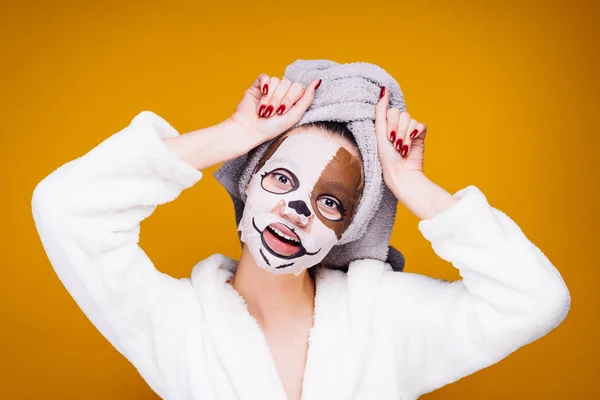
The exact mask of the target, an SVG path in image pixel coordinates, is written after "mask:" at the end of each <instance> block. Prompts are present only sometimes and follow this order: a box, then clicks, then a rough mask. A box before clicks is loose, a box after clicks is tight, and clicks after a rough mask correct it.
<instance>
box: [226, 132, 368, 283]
mask: <svg viewBox="0 0 600 400" xmlns="http://www.w3.org/2000/svg"><path fill="white" fill-rule="evenodd" d="M362 189H363V173H362V163H361V161H360V157H359V155H358V152H357V150H356V149H355V148H354V147H352V145H351V144H350V143H348V142H347V141H345V140H344V139H342V138H339V137H332V136H330V135H329V134H327V133H324V132H322V131H319V130H316V129H295V130H293V131H292V132H290V133H288V134H287V135H285V136H282V137H280V138H279V139H277V141H275V142H274V143H273V144H272V145H271V146H270V147H269V149H268V150H267V151H266V153H265V155H264V156H263V158H262V159H261V160H260V162H259V164H258V166H257V170H256V172H255V173H254V175H253V176H252V178H251V179H250V182H249V183H248V186H247V189H246V194H247V195H248V197H247V200H246V205H245V208H244V213H243V215H242V219H241V221H240V225H239V226H238V230H239V231H241V233H242V235H241V240H242V241H243V242H244V243H245V244H246V246H248V248H249V250H250V252H251V253H252V256H253V258H254V260H255V261H256V263H257V264H258V265H259V266H261V267H262V268H265V269H267V270H269V271H271V272H274V273H278V274H288V273H295V274H297V275H298V274H299V273H300V272H302V270H304V269H306V268H309V267H311V266H313V265H315V264H317V263H319V262H320V261H321V260H323V258H324V257H325V256H326V255H327V253H328V252H329V250H331V248H332V247H333V246H334V245H335V244H336V243H337V242H338V241H339V239H340V238H341V236H342V233H344V231H345V230H346V228H347V227H348V225H350V221H351V220H352V217H353V215H354V213H355V211H356V207H357V206H358V202H359V200H360V196H361V195H362Z"/></svg>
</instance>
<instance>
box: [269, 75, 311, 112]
mask: <svg viewBox="0 0 600 400" xmlns="http://www.w3.org/2000/svg"><path fill="white" fill-rule="evenodd" d="M303 94H304V88H303V87H302V85H301V84H300V83H299V82H294V83H293V84H292V86H291V87H290V89H289V90H288V91H287V93H286V94H285V97H284V98H283V99H282V100H281V105H280V106H279V107H278V108H277V109H276V110H275V113H276V114H279V115H283V114H285V112H286V111H288V110H289V109H290V108H292V106H293V105H294V104H296V102H297V101H298V100H300V98H302V95H303Z"/></svg>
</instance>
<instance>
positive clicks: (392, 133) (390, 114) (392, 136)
mask: <svg viewBox="0 0 600 400" xmlns="http://www.w3.org/2000/svg"><path fill="white" fill-rule="evenodd" d="M399 119H400V110H399V109H397V108H394V107H392V108H389V109H388V110H387V131H388V134H387V138H388V140H389V141H390V142H392V143H394V142H395V141H396V135H397V134H396V132H398V120H399Z"/></svg>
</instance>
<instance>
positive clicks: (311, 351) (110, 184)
mask: <svg viewBox="0 0 600 400" xmlns="http://www.w3.org/2000/svg"><path fill="white" fill-rule="evenodd" d="M345 66H348V65H345ZM371 66H372V65H370V66H369V68H374V67H371ZM329 67H331V68H332V69H331V70H327V71H326V70H325V69H322V68H316V69H313V70H311V71H312V72H314V73H315V74H316V75H315V76H318V73H322V74H326V73H327V72H331V71H339V69H336V68H339V67H340V66H339V65H337V64H336V65H333V64H331V65H329ZM359 67H361V66H359ZM361 68H362V67H361ZM377 68H378V67H377ZM358 70H360V69H358ZM344 71H346V72H348V71H351V72H352V71H355V70H353V69H350V70H348V69H345V70H344ZM372 71H373V70H371V72H372ZM377 73H381V71H379V72H377ZM287 75H288V74H286V76H287ZM305 75H306V74H305ZM305 75H303V76H304V77H303V78H302V79H304V82H308V81H307V79H309V78H306V76H308V75H306V76H305ZM309 75H310V74H309ZM350 75H352V79H357V76H358V75H360V74H358V75H357V74H354V73H352V74H350ZM327 76H328V77H331V76H332V75H327ZM386 79H388V78H386ZM367 81H368V82H367ZM374 82H375V83H374ZM388 82H390V83H389V84H390V85H391V86H392V89H391V90H392V93H390V88H389V86H388V87H379V86H377V83H376V81H373V79H367V80H365V82H362V81H361V82H360V83H359V84H357V85H354V84H353V85H354V86H352V87H353V88H362V89H361V90H362V92H361V93H363V92H364V93H367V97H368V98H369V99H371V98H372V97H369V96H373V90H374V88H377V92H378V93H379V94H380V95H377V97H378V98H377V99H374V100H373V101H370V102H369V101H367V102H364V101H357V102H354V104H360V107H367V111H368V112H367V113H366V114H365V115H367V117H365V118H363V122H364V121H365V120H366V121H367V122H368V119H369V118H370V115H371V114H372V115H373V116H374V121H371V126H372V128H373V129H374V133H373V135H374V138H372V137H371V138H365V137H363V136H361V135H357V134H356V132H357V131H350V130H349V129H347V127H348V126H351V127H353V129H358V128H356V127H357V126H358V125H352V124H345V123H343V122H337V123H336V122H324V121H321V122H319V121H317V119H315V120H313V121H311V122H307V123H305V124H302V125H299V126H297V124H298V123H299V121H300V122H302V121H305V122H306V121H307V120H306V119H304V120H303V118H305V117H306V116H307V115H313V116H314V115H317V111H316V108H317V105H318V106H319V107H327V105H328V104H333V103H335V102H333V103H331V102H328V101H326V99H327V98H328V97H327V95H325V94H323V95H321V93H326V92H325V90H327V87H328V85H331V87H333V86H335V85H336V84H340V82H339V80H335V79H333V78H332V79H323V80H322V79H318V78H314V79H313V78H310V80H309V82H308V83H307V84H306V85H304V84H299V83H298V82H297V81H293V80H289V79H285V77H284V79H281V80H280V79H278V78H276V77H269V76H267V75H265V74H261V75H259V76H258V78H257V79H256V80H255V82H254V83H253V84H252V86H251V87H250V88H249V89H248V90H247V91H246V93H245V95H244V97H243V99H242V101H241V102H240V103H239V105H238V107H237V108H236V110H235V112H234V114H233V115H232V116H231V117H230V118H228V119H227V120H226V121H224V122H222V123H220V124H218V125H215V126H212V127H209V128H205V129H201V130H198V131H194V132H190V133H186V134H183V135H179V134H178V132H177V131H176V130H175V129H173V128H172V127H171V126H170V125H169V124H168V123H167V122H166V121H165V120H163V119H162V118H160V117H159V116H157V115H155V114H153V113H151V112H142V113H140V114H139V115H138V116H136V117H135V118H134V119H133V121H132V122H131V124H130V125H129V126H128V127H126V128H125V129H123V130H122V131H120V132H118V133H116V134H114V135H113V136H111V137H109V138H107V139H106V140H105V141H104V142H102V143H101V144H100V145H99V146H97V147H96V148H94V149H92V150H91V151H90V152H88V153H87V154H85V155H84V156H83V157H80V158H78V159H76V160H73V161H71V162H69V163H66V164H65V165H63V166H62V167H60V168H58V169H57V170H56V171H54V172H53V173H51V174H50V175H49V176H47V177H46V178H45V179H44V180H42V182H40V184H38V186H37V187H36V189H35V191H34V194H33V200H32V206H33V215H34V219H35V222H36V226H37V229H38V232H39V234H40V237H41V240H42V243H43V245H44V248H45V250H46V252H47V255H48V257H49V260H50V262H51V263H52V266H53V267H54V269H55V270H56V272H57V274H58V276H59V278H60V279H61V280H62V282H63V283H64V285H65V286H66V288H67V289H68V290H69V292H70V294H71V295H72V296H73V298H74V299H75V301H76V302H77V304H78V305H79V306H80V307H81V309H82V310H83V311H84V312H85V314H86V315H87V316H88V317H89V318H90V320H91V321H92V323H93V324H94V325H95V326H96V327H97V328H98V329H99V330H100V332H101V333H102V334H103V335H104V336H105V337H106V338H107V339H108V340H109V341H110V342H111V343H112V344H113V345H114V346H115V347H116V348H117V350H118V351H120V352H121V353H122V354H123V355H124V356H125V357H127V359H128V360H130V361H131V362H132V363H133V364H134V365H135V367H136V368H137V369H138V371H139V372H140V374H141V375H142V377H143V378H144V379H145V380H146V382H147V383H148V384H149V385H150V386H151V387H152V389H153V390H154V391H155V392H156V393H157V394H159V395H160V396H161V397H163V398H169V399H258V398H260V399H286V398H287V399H300V398H302V399H415V398H417V397H419V396H420V395H421V394H423V393H427V392H430V391H432V390H434V389H436V388H439V387H441V386H443V385H446V384H448V383H450V382H454V381H456V380H458V379H460V378H461V377H463V376H466V375H469V374H471V373H473V372H475V371H477V370H479V369H482V368H485V367H486V366H489V365H491V364H494V363H495V362H497V361H499V360H500V359H502V358H504V357H506V356H507V355H508V354H510V353H511V352H513V351H514V350H516V349H517V348H519V347H521V346H523V345H525V344H527V343H530V342H531V341H533V340H536V339H537V338H539V337H541V336H543V335H545V334H546V333H548V332H549V331H550V330H552V329H553V328H554V327H556V326H557V325H558V324H559V323H560V322H561V321H562V320H563V319H564V318H565V316H566V314H567V312H568V309H569V306H570V297H569V292H568V290H567V288H566V286H565V284H564V282H563V280H562V278H561V276H560V274H559V273H558V271H557V270H556V268H555V267H554V266H553V265H552V264H551V262H550V261H549V260H548V259H547V258H546V257H545V256H544V255H543V253H542V252H541V251H540V250H539V249H538V248H537V247H536V246H535V245H534V244H532V243H531V242H530V241H529V240H528V239H527V238H526V236H525V235H524V234H523V232H522V231H521V230H520V229H519V227H518V226H517V225H516V224H515V223H514V222H513V221H512V220H511V219H510V218H509V217H508V216H506V215H505V214H504V213H502V212H501V211H499V210H497V209H495V208H493V207H491V206H490V205H489V204H488V202H487V200H486V198H485V196H484V195H483V194H482V193H481V191H479V189H477V188H476V187H475V186H468V187H466V188H464V189H462V190H460V191H459V192H457V193H455V194H454V195H451V194H450V193H448V192H446V191H445V190H444V189H442V188H441V187H439V186H437V185H436V184H434V183H432V182H431V181H430V180H428V179H427V177H426V176H425V174H424V173H423V170H422V163H423V145H424V139H425V136H426V128H425V126H424V125H423V124H422V123H418V122H417V121H415V120H414V119H411V118H410V116H409V115H408V114H407V113H406V112H403V111H402V110H401V109H400V108H402V107H390V104H396V105H398V104H400V103H399V98H398V96H399V95H401V92H399V91H398V88H397V87H395V86H394V83H395V81H388ZM355 83H356V81H355ZM321 84H323V86H322V87H320V85H321ZM319 90H321V92H319ZM351 92H353V91H350V90H349V91H348V92H343V93H344V95H348V96H350V95H351V94H350V93H351ZM354 92H356V91H354ZM329 93H330V94H331V93H338V94H339V93H342V92H340V90H332V91H330V92H329ZM399 93H400V94H399ZM319 96H321V97H319ZM390 96H393V97H395V98H392V99H390ZM313 101H314V103H315V104H313ZM401 104H402V105H403V102H402V103H401ZM311 105H312V107H311ZM369 107H370V108H369ZM345 110H346V109H344V110H340V109H335V113H339V114H340V115H341V114H343V113H344V112H345ZM311 113H312V114H311ZM349 114H355V113H349ZM315 118H316V117H315ZM338 121H339V120H338ZM373 122H374V124H373ZM360 126H363V127H368V126H369V124H368V123H364V124H363V125H360ZM282 133H283V135H282ZM371 139H374V140H375V141H376V144H377V146H376V148H377V150H376V151H377V154H376V157H375V158H376V159H377V160H378V161H377V164H372V163H370V162H369V163H367V161H366V160H368V157H369V155H368V151H367V150H364V149H365V148H366V147H365V143H368V140H371ZM365 140H367V141H365ZM361 146H362V147H361ZM256 149H262V150H263V152H262V153H260V152H259V153H258V154H257V153H256V152H255V151H256ZM361 149H362V150H361ZM246 154H248V158H247V159H246ZM251 155H252V156H251ZM235 160H238V161H243V160H245V161H244V162H240V163H238V165H243V166H244V168H241V169H238V171H237V174H231V173H230V172H227V171H223V173H222V174H221V175H220V180H221V181H222V182H223V181H224V180H226V179H225V178H231V177H232V176H235V177H240V176H241V175H239V173H240V171H242V170H243V171H250V172H249V173H248V174H247V175H246V177H247V178H248V180H247V181H246V179H245V178H244V179H242V178H240V180H239V181H238V182H229V183H230V184H233V186H235V185H238V184H239V186H240V187H241V189H242V190H241V192H243V193H237V195H238V196H239V197H237V198H236V197H235V196H233V195H232V197H233V199H234V202H236V200H237V203H235V204H236V207H237V208H236V213H237V214H238V215H237V217H238V218H237V220H238V222H239V227H238V229H239V231H240V233H241V236H240V239H241V241H242V243H243V244H244V245H243V248H242V256H241V258H240V260H239V261H234V260H232V259H231V258H229V257H226V256H224V255H221V254H213V255H212V256H210V257H209V258H207V259H205V260H203V261H201V262H200V263H198V265H196V266H195V267H194V269H193V272H192V274H191V277H190V278H186V279H174V278H171V277H169V276H167V275H165V274H163V273H160V272H158V271H157V270H156V269H155V268H154V266H153V264H152V262H151V261H150V260H149V259H148V257H147V256H146V254H145V253H144V252H143V250H142V249H140V247H139V246H138V237H139V224H140V221H142V220H143V219H145V218H147V217H148V216H149V215H150V214H152V212H153V211H154V209H155V207H156V206H158V205H159V204H163V203H166V202H170V201H172V200H174V199H175V198H177V197H178V195H179V194H180V193H181V192H182V191H183V190H185V189H186V188H189V187H191V186H193V185H194V184H196V183H197V182H198V181H199V180H200V179H201V177H202V172H201V171H202V170H204V169H205V168H207V167H210V166H212V165H216V164H219V163H221V162H224V161H225V162H226V165H228V166H231V165H232V164H231V163H232V162H234V161H235ZM250 160H255V164H252V162H250ZM379 162H380V169H379V170H377V168H376V166H378V165H379V164H378V163H379ZM229 171H231V169H230V170H229ZM373 171H375V172H373ZM242 175H243V174H242ZM379 176H381V177H382V179H383V182H384V186H385V190H386V191H389V193H393V195H394V196H395V198H394V201H400V202H401V203H402V204H403V205H404V206H406V207H407V208H408V209H409V210H411V211H412V212H413V213H414V214H415V215H416V216H417V217H418V218H419V219H420V220H421V221H420V222H419V230H420V231H421V233H422V234H423V235H424V237H425V238H427V239H428V240H429V241H430V242H431V243H432V246H433V249H434V251H435V252H436V254H438V255H439V256H440V257H441V258H443V259H445V260H447V261H449V262H451V263H452V264H453V265H454V266H455V267H457V268H459V270H460V273H461V276H462V277H463V279H462V280H460V281H456V282H444V281H440V280H437V279H432V278H429V277H425V276H421V275H416V274H409V273H403V272H398V270H400V269H401V268H402V265H403V258H400V259H401V262H399V261H398V260H399V258H398V257H397V255H398V254H396V257H395V258H394V257H391V255H390V254H391V252H390V253H388V252H387V245H388V243H387V241H386V240H379V242H382V241H383V242H385V243H378V241H377V240H371V239H369V240H371V241H370V242H365V241H362V240H363V238H364V237H366V236H369V235H374V236H370V237H371V238H377V237H380V238H381V236H377V235H376V233H377V232H378V231H380V230H383V231H386V230H387V231H389V230H391V225H390V226H389V227H388V226H383V225H381V226H380V225H378V223H379V222H378V221H380V220H378V219H377V218H378V215H379V214H377V212H373V210H372V209H374V210H375V211H381V213H382V214H386V213H387V214H386V215H388V219H389V215H390V214H389V208H388V211H386V210H385V207H384V206H383V205H381V204H383V203H385V201H384V200H385V193H387V192H384V194H383V198H381V192H378V191H377V182H376V180H377V177H379ZM236 179H237V178H236ZM225 186H226V187H227V186H228V185H227V184H225ZM229 186H231V185H229ZM228 190H229V191H230V194H232V193H233V192H235V190H234V189H228ZM377 193H379V194H380V198H377V196H376V194H377ZM367 199H370V200H367ZM368 201H373V203H368ZM365 204H366V205H365ZM369 204H372V205H374V206H373V207H370V206H368V205H369ZM393 204H395V203H393ZM241 205H242V206H243V208H240V206H241ZM240 210H241V211H240ZM373 221H375V222H377V223H373ZM384 222H385V221H384ZM388 222H389V221H388ZM392 222H393V221H392ZM383 224H384V223H383ZM207 228H209V227H207ZM387 239H389V235H388V236H387ZM353 243H359V244H361V245H360V246H356V245H354V247H351V245H352V244H353ZM367 243H369V244H368V245H367ZM343 246H346V247H343ZM340 248H343V249H344V251H342V252H340V251H338V250H339V249H340ZM382 248H385V249H386V251H385V252H384V253H385V254H384V253H381V252H378V249H382ZM376 250H377V251H376ZM336 251H337V253H336ZM370 252H371V253H370ZM332 254H334V255H336V256H335V257H333V256H331V255H332ZM364 254H374V255H373V257H365V256H364ZM344 259H349V260H351V261H349V262H347V263H346V262H345V261H344V262H342V261H340V260H344ZM344 264H345V265H344ZM344 267H345V268H344Z"/></svg>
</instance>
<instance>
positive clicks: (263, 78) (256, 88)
mask: <svg viewBox="0 0 600 400" xmlns="http://www.w3.org/2000/svg"><path fill="white" fill-rule="evenodd" d="M269 79H270V77H269V75H267V74H264V73H260V74H258V76H257V77H256V79H255V80H254V82H252V85H251V86H250V87H249V88H248V90H247V91H246V92H248V93H250V94H251V95H252V96H254V97H255V98H256V100H259V101H260V99H261V97H262V89H261V88H262V87H263V86H264V85H265V84H266V83H267V82H269Z"/></svg>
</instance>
